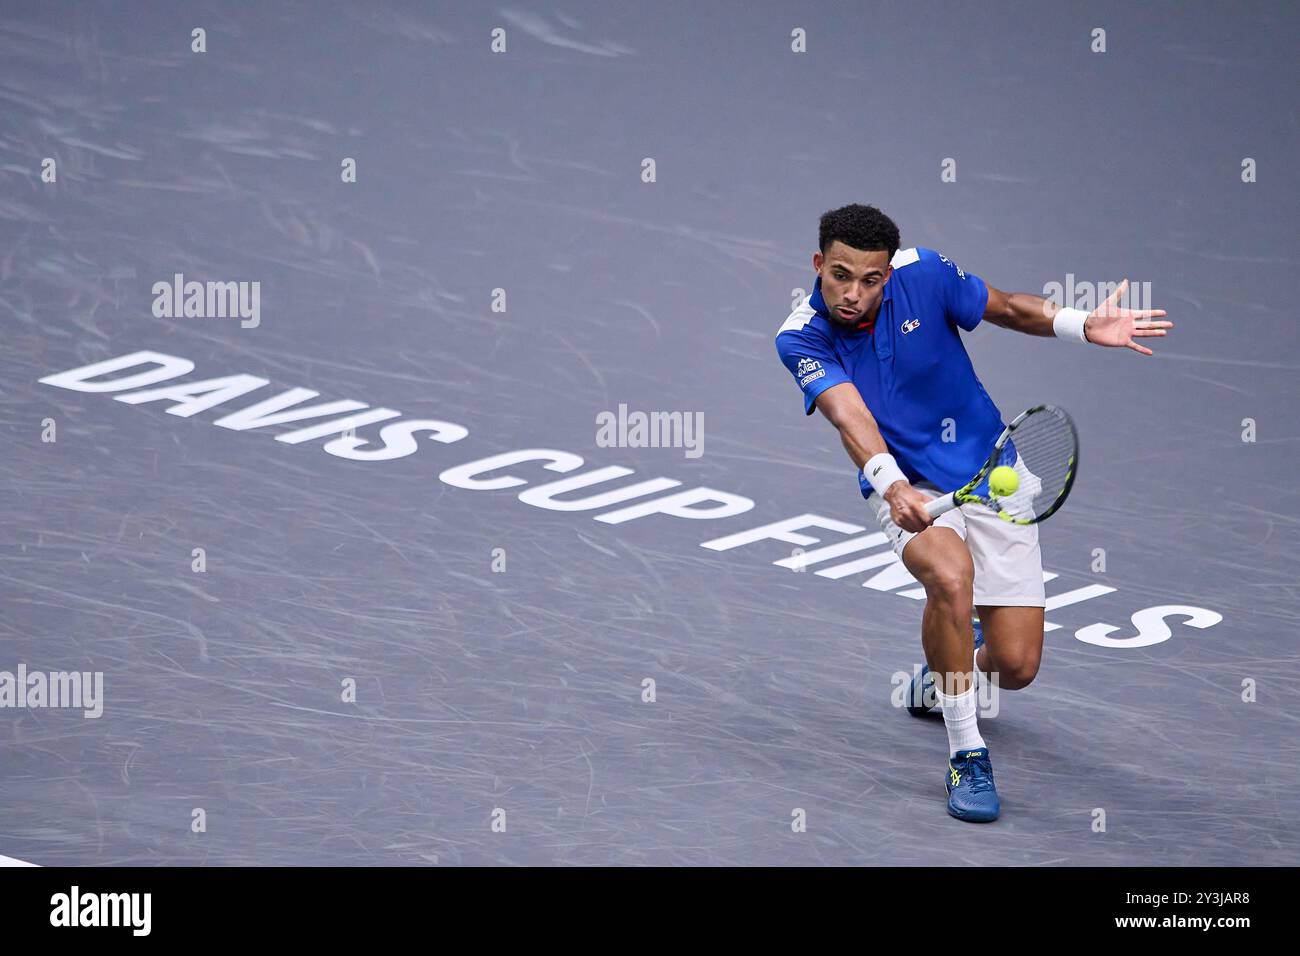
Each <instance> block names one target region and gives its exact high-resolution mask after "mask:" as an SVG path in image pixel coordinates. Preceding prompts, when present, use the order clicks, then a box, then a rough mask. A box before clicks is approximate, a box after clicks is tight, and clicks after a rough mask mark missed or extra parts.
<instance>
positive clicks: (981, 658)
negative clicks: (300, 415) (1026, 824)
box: [776, 204, 1173, 822]
mask: <svg viewBox="0 0 1300 956" xmlns="http://www.w3.org/2000/svg"><path fill="white" fill-rule="evenodd" d="M818 239H819V241H818V245H819V251H818V252H817V253H815V254H814V255H813V260H812V264H813V268H814V269H815V270H817V279H816V282H815V284H814V287H813V291H812V294H811V295H810V296H808V298H807V299H805V300H804V301H803V302H801V303H800V304H799V306H798V307H797V308H796V309H795V310H794V311H793V312H792V313H791V314H790V317H789V318H788V319H786V321H785V324H784V325H782V326H781V328H780V331H779V332H778V333H777V336H776V349H777V352H778V353H779V354H780V356H781V361H782V362H784V363H785V366H786V368H788V369H789V370H790V372H791V373H792V374H793V375H794V377H795V380H796V381H797V382H798V384H799V387H800V388H801V389H802V390H803V394H804V411H805V413H806V414H809V415H811V414H812V411H813V409H814V408H817V409H819V410H820V411H821V413H822V415H824V416H825V417H826V418H827V419H828V420H829V421H830V422H831V424H832V425H834V426H835V427H836V429H838V431H839V433H840V440H841V441H842V442H843V443H844V449H845V450H846V451H847V452H848V454H849V457H850V458H852V459H853V463H854V465H856V466H857V468H858V484H859V487H860V489H861V491H862V495H863V497H865V498H866V499H867V503H868V504H869V505H870V507H871V508H872V510H873V511H874V513H875V516H876V519H877V521H878V522H879V524H880V527H881V528H882V529H883V530H884V531H885V533H886V534H888V535H889V538H890V541H891V542H892V544H893V547H894V550H895V552H896V553H897V554H898V555H899V557H900V558H901V559H902V561H903V564H904V565H905V566H906V567H907V570H908V571H909V572H911V574H912V575H913V576H914V577H915V578H916V579H917V580H918V581H920V582H921V584H922V585H924V587H925V593H926V602H925V611H924V613H923V615H922V618H921V645H922V647H923V649H924V651H925V659H926V662H927V668H926V670H924V671H923V672H922V674H921V675H919V676H918V678H917V679H916V680H915V681H913V686H912V688H911V689H910V690H911V695H912V696H911V698H910V699H909V702H908V710H909V711H910V712H911V713H913V714H917V715H920V714H924V713H925V712H926V711H928V710H930V709H931V707H932V706H933V705H930V704H928V702H927V700H926V696H927V693H928V690H927V687H926V684H927V683H928V682H931V681H933V682H934V688H933V695H934V698H935V699H937V703H938V706H939V707H940V708H941V709H942V711H943V721H944V726H945V727H946V728H947V731H948V752H949V754H951V757H950V758H949V761H948V773H947V777H946V780H945V787H946V789H947V793H948V812H949V813H950V814H952V815H953V816H954V817H957V818H959V819H962V820H970V821H975V822H987V821H991V820H996V819H997V816H998V813H999V810H1000V807H999V803H998V794H997V788H996V787H995V785H994V781H993V765H992V763H991V761H990V760H989V749H988V747H987V746H986V745H985V742H984V738H983V737H982V736H981V735H980V730H979V726H978V722H977V720H976V686H977V684H976V682H977V681H978V680H980V679H981V675H988V678H989V679H996V681H997V685H998V686H999V687H1001V688H1006V689H1008V690H1015V689H1019V688H1022V687H1026V686H1028V685H1029V683H1030V682H1032V681H1033V679H1034V677H1035V676H1036V675H1037V673H1038V668H1039V662H1040V660H1041V659H1042V652H1043V609H1044V605H1045V601H1044V593H1043V567H1042V556H1041V554H1040V553H1039V548H1038V528H1037V526H1036V525H1033V524H1029V525H1020V524H1012V523H1010V522H1006V521H1003V520H1001V519H1000V518H998V517H997V515H996V514H995V513H994V512H993V511H992V510H991V509H989V508H986V507H983V506H980V505H969V504H968V505H964V506H962V507H961V508H955V509H953V510H952V511H948V512H946V513H945V514H943V515H941V516H939V517H938V518H936V519H931V518H930V516H929V514H928V513H927V512H926V510H925V507H924V506H925V502H926V501H927V500H929V499H930V498H931V497H936V496H937V495H939V494H942V493H945V492H948V491H952V490H953V489H956V488H959V487H961V486H962V485H963V484H965V483H966V481H968V480H969V479H970V477H971V476H972V475H974V474H975V473H976V472H977V471H979V469H980V466H981V465H983V464H984V461H985V459H986V458H987V457H988V455H989V452H990V451H991V450H992V448H993V444H994V442H995V441H996V440H997V438H998V436H999V435H1000V434H1001V433H1002V430H1003V428H1004V427H1005V423H1004V422H1003V421H1002V416H1001V414H1000V413H999V411H998V409H997V406H996V405H994V404H993V401H992V399H990V398H989V395H988V392H986V391H985V390H984V386H983V385H981V384H980V380H979V378H978V377H977V376H976V375H975V369H974V368H973V366H972V365H971V361H970V356H968V355H967V354H966V348H965V346H964V345H963V344H962V340H961V335H960V333H959V332H958V330H959V329H964V330H966V331H967V332H970V331H972V330H974V329H975V327H976V326H977V325H979V323H980V321H981V320H986V321H988V322H992V323H993V324H994V325H999V326H1001V327H1002V328H1005V329H1011V330H1012V331H1015V332H1023V333H1025V334H1027V335H1038V336H1056V337H1057V338H1061V339H1065V340H1067V341H1070V342H1076V343H1081V344H1090V345H1098V346H1105V347H1109V348H1129V349H1132V350H1134V351H1135V352H1138V353H1139V354H1141V355H1150V354H1152V353H1151V350H1150V349H1148V348H1145V347H1144V346H1142V345H1141V344H1139V343H1138V342H1137V341H1136V340H1137V339H1140V338H1144V337H1147V336H1158V335H1165V334H1166V332H1165V330H1166V329H1169V328H1172V327H1173V323H1172V322H1167V321H1150V320H1151V319H1152V318H1153V317H1162V316H1164V315H1165V312H1164V311H1163V310H1160V309H1155V310H1131V309H1126V308H1120V307H1119V306H1118V304H1117V303H1118V300H1119V299H1120V297H1121V296H1122V295H1123V292H1124V289H1125V288H1126V287H1127V280H1125V282H1123V283H1121V284H1120V286H1119V287H1118V288H1117V289H1116V290H1115V292H1114V294H1113V295H1111V296H1110V297H1108V298H1107V299H1106V301H1105V302H1103V303H1102V304H1101V305H1099V306H1098V308H1097V309H1096V310H1095V311H1093V312H1091V313H1088V312H1084V311H1083V310H1080V309H1074V308H1059V307H1057V306H1056V305H1054V304H1053V303H1051V302H1048V301H1047V300H1045V299H1043V298H1041V297H1039V296H1036V295H1028V294H1025V293H1022V292H1017V293H1006V292H1001V291H999V290H998V289H995V288H993V287H992V286H991V285H989V284H988V283H986V282H984V281H983V280H982V279H980V278H979V277H978V276H974V275H971V274H970V273H967V272H963V271H962V270H961V269H960V268H958V267H957V265H956V263H954V262H952V261H951V260H949V259H948V258H946V257H944V256H942V255H940V254H939V253H937V252H935V251H933V250H931V249H923V248H920V247H917V248H912V249H899V247H898V246H899V234H898V227H897V226H896V225H895V224H894V223H893V221H892V220H890V218H889V217H888V216H886V215H885V214H884V213H882V212H881V211H880V210H879V209H876V208H875V207H874V206H863V205H857V204H854V205H849V206H845V207H843V208H841V209H835V210H832V211H830V212H828V213H826V214H825V215H823V216H822V217H821V223H820V234H819V237H818ZM923 489H924V490H923ZM927 492H929V493H927ZM972 606H974V607H975V609H976V610H977V612H978V615H979V627H980V629H982V632H983V633H982V639H980V640H978V641H977V637H978V636H979V635H977V633H976V630H975V628H974V627H973V625H972V621H971V607H972ZM972 664H973V670H972V667H971V666H968V665H972ZM994 675H996V676H995V677H994Z"/></svg>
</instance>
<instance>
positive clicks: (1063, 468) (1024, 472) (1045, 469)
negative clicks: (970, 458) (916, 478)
mask: <svg viewBox="0 0 1300 956" xmlns="http://www.w3.org/2000/svg"><path fill="white" fill-rule="evenodd" d="M999 465H1007V466H1009V467H1011V468H1013V469H1015V471H1016V474H1017V475H1018V476H1019V477H1020V486H1019V487H1018V488H1017V489H1016V490H1015V492H1014V493H1013V494H1010V495H1006V496H1004V497H998V496H996V495H994V494H993V493H992V491H990V489H989V485H988V477H989V472H991V471H992V470H993V469H994V468H996V467H998V466H999ZM1078 470H1079V435H1078V432H1077V431H1075V428H1074V422H1073V421H1072V420H1071V419H1070V416H1069V415H1067V414H1066V413H1065V411H1064V410H1063V409H1060V408H1057V407H1056V406H1055V405H1035V406H1034V407H1033V408H1031V409H1028V410H1027V411H1023V412H1021V413H1020V414H1019V415H1017V416H1016V417H1015V420H1014V421H1012V423H1011V424H1010V425H1008V426H1007V427H1006V428H1005V429H1003V431H1002V434H1001V435H1000V436H999V437H998V440H997V442H996V443H994V445H993V451H992V452H991V453H990V454H989V457H988V460H987V461H986V462H984V466H983V467H982V468H981V469H980V470H979V472H978V474H976V475H975V477H974V478H972V479H971V480H970V481H968V482H966V484H964V485H962V486H961V487H960V488H958V489H957V490H956V491H953V492H949V493H948V494H946V495H944V496H943V497H941V498H932V499H931V500H929V501H927V502H926V503H925V510H926V511H928V512H929V513H930V517H931V518H937V517H939V515H941V514H943V513H944V512H945V511H951V510H952V509H953V508H957V507H960V506H961V505H964V504H973V503H979V504H982V505H987V506H988V507H990V508H992V509H993V510H994V511H996V512H997V515H998V517H999V518H1002V519H1003V520H1004V521H1010V522H1012V523H1013V524H1036V523H1037V522H1039V521H1045V520H1047V519H1048V518H1050V517H1051V516H1052V515H1054V514H1056V512H1057V510H1058V509H1059V508H1060V507H1061V505H1062V504H1064V503H1065V497H1066V495H1068V494H1069V493H1070V488H1071V487H1072V486H1073V485H1074V476H1075V473H1076V472H1077V471H1078Z"/></svg>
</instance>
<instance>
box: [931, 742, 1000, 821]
mask: <svg viewBox="0 0 1300 956" xmlns="http://www.w3.org/2000/svg"><path fill="white" fill-rule="evenodd" d="M944 786H945V787H946V788H947V789H948V812H949V813H950V814H951V815H952V816H954V817H956V818H957V819H958V820H967V821H969V822H971V823H991V822H992V821H994V820H996V819H997V818H998V813H999V812H1001V809H1002V806H1001V804H1000V803H999V802H998V788H997V787H996V786H995V785H994V783H993V764H992V763H990V762H989V749H988V748H987V747H980V748H979V749H978V750H959V751H957V752H956V753H955V754H953V755H952V759H951V760H949V761H948V779H947V780H945V781H944Z"/></svg>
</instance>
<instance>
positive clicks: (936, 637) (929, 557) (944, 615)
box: [903, 527, 983, 694]
mask: <svg viewBox="0 0 1300 956" xmlns="http://www.w3.org/2000/svg"><path fill="white" fill-rule="evenodd" d="M903 564H904V565H906V567H907V570H908V571H910V572H911V574H912V577H914V578H916V579H917V580H918V581H920V582H921V584H922V585H923V586H924V587H925V594H926V602H925V612H924V613H923V614H922V617H921V646H922V647H923V648H924V649H925V660H926V663H927V664H929V665H930V670H931V671H932V672H933V673H934V675H935V680H936V681H937V682H938V683H936V685H935V686H936V687H937V688H938V689H939V690H941V691H943V693H945V694H960V693H963V692H964V691H966V690H967V689H968V688H969V687H970V670H971V660H972V655H973V653H974V641H975V634H974V631H973V630H972V629H971V622H970V608H971V600H972V597H971V595H972V589H973V587H974V580H975V566H974V564H973V563H972V562H971V556H970V552H969V551H968V550H967V549H966V542H964V541H963V540H962V539H961V535H959V534H957V532H955V531H953V530H952V529H951V528H940V527H931V528H927V529H926V530H925V531H923V532H921V533H920V534H918V535H917V536H916V537H915V538H913V539H912V540H911V541H909V542H908V543H907V547H906V548H904V549H903ZM981 620H983V618H981Z"/></svg>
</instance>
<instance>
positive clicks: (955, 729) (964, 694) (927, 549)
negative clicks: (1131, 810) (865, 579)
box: [903, 525, 1013, 823]
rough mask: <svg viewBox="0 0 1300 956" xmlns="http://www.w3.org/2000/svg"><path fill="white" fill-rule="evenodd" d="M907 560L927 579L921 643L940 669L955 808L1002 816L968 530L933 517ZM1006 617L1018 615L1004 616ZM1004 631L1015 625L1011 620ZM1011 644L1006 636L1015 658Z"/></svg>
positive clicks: (954, 811) (977, 818) (906, 551)
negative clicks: (980, 684) (977, 670)
mask: <svg viewBox="0 0 1300 956" xmlns="http://www.w3.org/2000/svg"><path fill="white" fill-rule="evenodd" d="M903 564H904V565H905V566H906V567H907V570H908V571H910V572H911V573H912V576H913V577H915V578H916V579H917V580H918V581H920V582H921V584H922V585H923V586H924V587H925V594H926V601H925V611H924V613H923V615H922V618H921V643H922V645H923V646H924V648H925V657H926V661H927V662H928V663H929V665H930V670H931V672H932V673H933V674H934V679H935V690H936V694H935V696H936V697H937V698H938V701H939V706H940V707H941V708H942V709H943V722H944V727H945V729H946V730H947V733H948V752H949V754H950V755H951V756H950V757H949V760H948V777H947V779H946V781H945V786H946V788H947V791H948V812H949V813H950V814H951V815H952V816H954V817H957V818H959V819H962V820H970V821H974V822H981V823H986V822H990V821H992V820H996V819H997V817H998V814H999V813H1000V812H1001V811H1000V804H999V801H998V795H997V790H996V788H995V786H994V783H993V766H992V764H991V763H990V761H989V753H988V748H987V747H986V746H985V744H984V738H983V737H982V736H981V735H980V732H979V725H978V718H977V713H976V710H977V707H976V697H975V686H974V683H973V680H972V678H973V677H974V675H973V673H972V670H973V656H974V648H975V634H974V630H973V629H972V627H971V620H970V608H971V601H972V592H973V589H974V580H975V565H974V562H973V561H972V559H971V555H970V551H969V549H968V548H967V547H966V542H965V541H963V540H962V538H961V535H959V534H958V533H957V532H956V531H954V530H952V529H951V528H944V527H937V526H933V525H932V526H931V527H929V528H926V529H925V530H924V531H922V532H921V533H919V534H918V535H916V537H914V538H912V539H911V540H909V541H908V542H907V544H906V546H904V548H903ZM995 617H996V615H995ZM1001 620H1002V621H1004V622H1006V621H1012V620H1013V619H1012V618H1011V617H1005V616H1004V617H1003V618H1001ZM1003 631H1004V633H1009V632H1008V631H1007V630H1006V626H1005V624H1004V626H1003ZM1011 646H1012V645H1010V644H1006V643H1004V647H1005V648H1007V654H1008V659H1010V648H1011Z"/></svg>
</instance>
